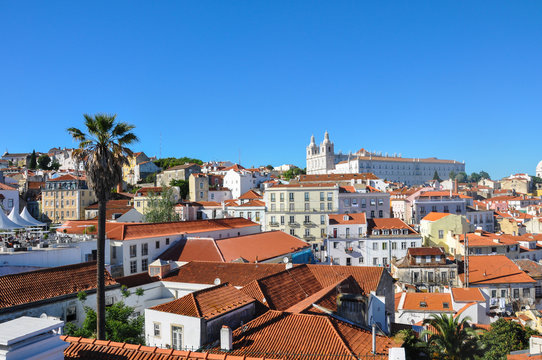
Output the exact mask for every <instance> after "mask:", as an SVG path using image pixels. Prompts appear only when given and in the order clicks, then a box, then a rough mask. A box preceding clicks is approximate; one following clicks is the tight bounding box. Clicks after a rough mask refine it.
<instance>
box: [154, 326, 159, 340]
mask: <svg viewBox="0 0 542 360" xmlns="http://www.w3.org/2000/svg"><path fill="white" fill-rule="evenodd" d="M154 336H156V337H160V323H154Z"/></svg>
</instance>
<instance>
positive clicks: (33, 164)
mask: <svg viewBox="0 0 542 360" xmlns="http://www.w3.org/2000/svg"><path fill="white" fill-rule="evenodd" d="M37 166H38V164H37V161H36V150H32V155H30V163H29V164H28V168H29V169H32V170H35V169H36V168H37Z"/></svg>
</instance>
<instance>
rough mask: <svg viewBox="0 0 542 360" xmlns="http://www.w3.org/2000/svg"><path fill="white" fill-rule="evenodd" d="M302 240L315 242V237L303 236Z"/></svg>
mask: <svg viewBox="0 0 542 360" xmlns="http://www.w3.org/2000/svg"><path fill="white" fill-rule="evenodd" d="M303 240H305V241H314V240H316V237H314V236H310V235H309V236H307V235H305V236H303Z"/></svg>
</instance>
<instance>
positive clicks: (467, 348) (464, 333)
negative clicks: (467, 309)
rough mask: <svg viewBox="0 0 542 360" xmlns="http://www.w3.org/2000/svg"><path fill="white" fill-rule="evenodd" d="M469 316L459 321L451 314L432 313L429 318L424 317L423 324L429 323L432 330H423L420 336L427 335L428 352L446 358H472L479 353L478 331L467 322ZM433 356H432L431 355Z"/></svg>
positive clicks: (459, 359) (452, 359) (457, 359)
mask: <svg viewBox="0 0 542 360" xmlns="http://www.w3.org/2000/svg"><path fill="white" fill-rule="evenodd" d="M468 321H470V318H469V317H464V318H463V319H461V321H458V318H457V317H456V318H454V317H453V315H446V314H439V315H436V314H433V315H431V319H425V320H424V321H423V323H424V325H427V324H428V325H430V326H432V327H433V329H432V330H424V331H423V332H422V337H423V336H425V335H428V340H427V345H428V349H430V350H429V351H430V352H433V351H434V352H436V353H437V354H438V355H437V358H442V359H446V360H461V359H474V356H475V355H477V354H478V353H479V351H480V350H481V349H480V343H479V342H478V331H479V330H475V329H474V328H473V327H471V326H470V324H469V323H468ZM432 358H433V357H432Z"/></svg>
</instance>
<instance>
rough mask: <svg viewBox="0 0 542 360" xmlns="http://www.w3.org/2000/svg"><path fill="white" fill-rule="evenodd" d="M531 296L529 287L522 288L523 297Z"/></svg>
mask: <svg viewBox="0 0 542 360" xmlns="http://www.w3.org/2000/svg"><path fill="white" fill-rule="evenodd" d="M530 296H531V289H528V288H523V297H530Z"/></svg>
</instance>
